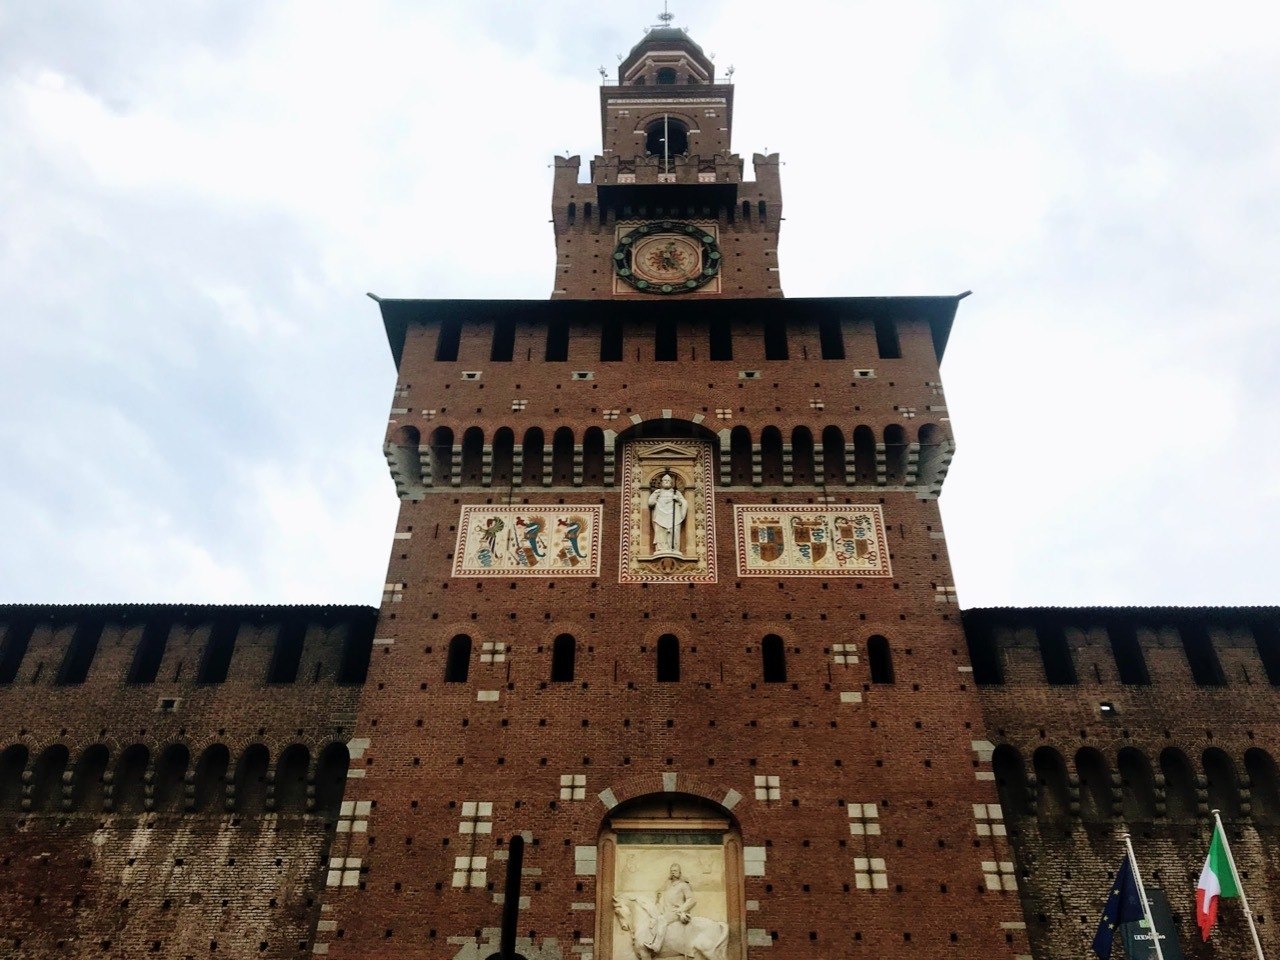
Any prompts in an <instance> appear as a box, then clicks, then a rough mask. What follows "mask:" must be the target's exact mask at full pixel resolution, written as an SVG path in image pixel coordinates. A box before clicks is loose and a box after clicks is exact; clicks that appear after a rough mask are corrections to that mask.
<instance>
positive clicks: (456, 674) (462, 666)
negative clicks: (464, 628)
mask: <svg viewBox="0 0 1280 960" xmlns="http://www.w3.org/2000/svg"><path fill="white" fill-rule="evenodd" d="M470 672H471V638H470V637H469V636H467V635H466V634H465V633H460V634H458V635H457V636H456V637H454V638H453V639H452V640H450V641H449V654H448V657H447V658H446V659H445V662H444V682H445V683H466V682H467V675H468V674H469V673H470Z"/></svg>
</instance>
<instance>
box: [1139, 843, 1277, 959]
mask: <svg viewBox="0 0 1280 960" xmlns="http://www.w3.org/2000/svg"><path fill="white" fill-rule="evenodd" d="M1122 836H1123V839H1124V849H1125V851H1126V852H1127V854H1128V857H1129V869H1130V870H1132V871H1133V880H1134V883H1136V884H1137V885H1138V897H1139V898H1140V899H1141V900H1142V913H1143V915H1144V916H1145V917H1146V918H1147V929H1148V930H1150V931H1151V942H1152V944H1154V945H1155V948H1156V960H1164V951H1163V950H1162V949H1160V931H1159V930H1157V929H1156V921H1155V918H1154V917H1152V916H1151V904H1150V903H1148V902H1147V888H1146V887H1144V886H1143V885H1142V872H1141V871H1140V870H1138V858H1137V857H1135V856H1134V855H1133V841H1131V840H1130V839H1129V835H1128V834H1127V833H1126V834H1123V835H1122ZM1259 957H1261V954H1259Z"/></svg>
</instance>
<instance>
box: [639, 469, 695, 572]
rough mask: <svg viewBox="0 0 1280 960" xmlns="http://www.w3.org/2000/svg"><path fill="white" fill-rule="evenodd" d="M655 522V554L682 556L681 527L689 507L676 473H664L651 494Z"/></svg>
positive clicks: (650, 506)
mask: <svg viewBox="0 0 1280 960" xmlns="http://www.w3.org/2000/svg"><path fill="white" fill-rule="evenodd" d="M649 509H650V510H651V511H652V522H653V554H654V556H660V555H662V554H672V555H675V556H680V555H681V554H680V528H681V526H682V525H683V524H684V518H685V515H686V514H687V513H688V510H689V507H688V504H687V502H686V501H685V498H684V494H683V493H682V492H681V491H680V489H679V488H678V487H677V486H676V483H675V475H674V474H672V473H671V472H670V471H669V470H668V471H666V472H664V473H663V474H662V479H661V480H660V481H659V485H658V486H657V487H655V488H654V490H653V492H652V493H650V494H649Z"/></svg>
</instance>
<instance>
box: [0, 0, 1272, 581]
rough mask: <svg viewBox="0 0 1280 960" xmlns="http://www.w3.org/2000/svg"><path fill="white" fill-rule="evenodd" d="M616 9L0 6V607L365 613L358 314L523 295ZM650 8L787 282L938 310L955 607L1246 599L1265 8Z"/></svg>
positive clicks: (1259, 444) (635, 9)
mask: <svg viewBox="0 0 1280 960" xmlns="http://www.w3.org/2000/svg"><path fill="white" fill-rule="evenodd" d="M657 8H658V4H657V3H656V2H654V0H643V2H640V3H633V2H631V0H626V2H612V3H600V2H590V0H561V2H542V0H539V2H537V3H515V2H510V3H497V2H484V0H471V2H468V3H465V4H463V3H450V4H444V3H434V2H407V0H406V2H400V3H397V2H390V0H388V2H382V3H360V4H352V3H348V2H341V3H340V2H324V0H296V2H284V0H281V2H253V3H250V2H247V0H246V2H230V0H228V2H214V0H209V2H203V3H199V2H191V3H182V4H175V3H172V2H169V0H132V2H126V0H116V2H113V3H110V4H87V3H78V2H76V3H72V2H57V0H40V2H38V3H36V2H28V0H0V131H2V133H0V450H2V451H3V452H4V453H3V457H2V458H0V463H3V469H2V470H0V601H3V602H16V601H28V602H87V601H149V600H150V601H204V602H355V603H376V602H377V599H378V592H379V587H380V585H381V583H382V581H383V571H384V569H385V562H386V556H387V551H388V544H389V542H390V539H389V538H390V534H391V532H392V529H393V526H394V517H395V509H396V503H397V502H396V499H395V496H394V491H393V488H392V485H391V481H390V479H389V478H388V476H387V472H386V465H385V462H384V461H383V458H382V453H381V439H382V431H383V428H384V425H385V422H386V415H387V409H388V407H389V406H390V397H391V389H392V385H393V382H394V369H393V366H392V363H391V359H390V355H389V352H388V350H387V347H386V343H385V339H384V337H383V334H382V330H381V324H380V321H379V317H378V312H377V309H376V307H375V305H374V304H373V303H372V302H371V301H369V300H367V299H366V298H365V296H364V294H365V291H370V290H371V291H374V292H376V293H378V294H381V295H383V296H408V297H414V296H422V297H479V296H485V297H528V298H534V299H542V298H545V297H547V296H548V295H549V293H550V288H551V278H552V266H553V250H552V237H551V230H550V227H549V225H548V224H547V218H548V205H549V200H550V189H551V186H550V185H551V174H550V171H549V170H548V168H547V167H548V163H549V161H550V158H551V156H552V155H553V154H555V153H557V152H564V151H565V150H568V151H570V152H573V153H581V154H583V155H584V156H589V155H591V154H593V153H595V152H596V151H598V149H599V135H600V131H599V125H598V112H597V100H596V93H595V88H596V85H597V84H598V82H599V77H598V74H597V73H596V68H597V66H599V65H602V64H603V65H605V66H606V67H610V68H612V67H614V66H616V62H617V60H616V56H617V54H619V53H623V52H625V51H626V50H628V49H629V48H630V47H631V46H632V45H633V44H634V43H635V42H636V41H637V40H638V39H639V38H640V36H641V33H642V30H643V28H644V27H645V25H646V24H649V23H652V22H653V15H654V14H655V13H656V12H657ZM673 9H674V11H675V12H676V14H677V16H678V19H677V23H678V24H679V25H683V26H686V27H687V28H688V29H689V30H690V33H691V34H692V35H693V36H694V38H695V39H696V40H698V41H699V42H701V43H702V44H703V46H704V48H705V49H707V50H708V51H709V52H714V53H715V54H716V59H717V62H718V64H719V65H720V67H721V69H724V68H726V67H728V66H729V65H733V66H735V67H736V68H737V72H736V75H735V81H736V83H737V94H736V96H737V99H736V107H737V115H736V124H735V131H734V133H735V140H736V143H735V148H736V149H737V151H738V152H740V153H742V154H744V155H746V156H748V157H749V156H750V155H751V154H752V153H753V152H756V151H762V150H764V149H765V148H768V150H770V151H780V152H781V154H782V157H783V159H784V161H785V162H786V164H787V165H786V167H785V168H784V170H783V177H784V179H783V188H784V194H785V198H786V204H787V210H786V216H787V223H786V228H785V230H784V231H783V234H782V241H781V249H780V260H781V266H782V277H783V283H784V287H785V290H786V292H787V293H788V294H789V295H791V296H849V295H851V296H862V295H882V294H951V293H957V292H960V291H962V290H968V289H972V290H973V291H974V296H973V297H971V298H969V299H968V300H966V301H964V303H963V304H962V307H961V310H960V314H959V317H958V320H957V324H956V328H955V331H954V333H953V336H952V340H951V345H950V347H949V352H948V355H947V359H946V362H945V364H944V367H943V373H944V376H945V380H946V384H947V393H948V401H949V404H950V410H951V414H952V416H953V418H954V423H955V431H956V435H957V439H958V443H959V453H958V455H957V457H956V460H955V463H954V465H953V467H952V471H951V475H950V478H949V480H948V482H947V487H946V490H945V492H944V495H943V500H942V504H943V513H944V517H945V520H946V523H947V530H948V535H949V542H950V547H951V552H952V557H953V559H954V562H955V567H956V583H957V585H958V587H959V590H960V598H961V602H962V604H963V605H965V606H989V605H1005V604H1011V605H1032V604H1156V603H1187V604H1254V603H1259V604H1262V603H1277V602H1280V584H1277V578H1276V577H1275V576H1274V574H1273V556H1274V555H1275V552H1276V548H1277V543H1280V427H1278V426H1277V415H1278V414H1280V377H1277V376H1276V374H1275V372H1274V371H1275V370H1276V369H1277V368H1278V367H1280V333H1278V332H1277V319H1278V318H1277V303H1280V268H1278V267H1277V265H1278V264H1280V239H1278V237H1280V234H1278V229H1280V119H1278V118H1280V114H1277V104H1278V103H1280V15H1278V14H1277V13H1276V12H1275V6H1274V4H1267V3H1263V2H1261V0H1258V2H1255V3H1235V2H1230V0H1227V2H1219V3H1217V4H1215V5H1214V7H1213V11H1212V15H1211V16H1210V14H1209V11H1208V8H1206V7H1205V6H1204V4H1202V3H1199V4H1190V3H1185V4H1184V3H1177V2H1174V3H1170V2H1163V3H1126V2H1124V0H1111V2H1105V3H1103V2H1081V0H1071V2H1042V3H1035V4H1027V3H1024V2H1017V3H1014V2H1000V0H980V2H979V0H973V2H967V0H938V2H924V0H922V2H912V3H894V4H887V3H873V2H851V0H840V2H819V0H796V2H793V3H789V4H777V3H768V4H766V3H756V2H744V0H735V2H732V3H730V2H723V3H713V2H704V0H698V2H679V3H678V4H677V5H676V6H675V7H674V8H673ZM499 243H501V245H502V248H503V249H506V250H510V249H516V250H519V251H520V255H519V256H503V257H501V258H500V259H495V258H494V257H493V256H492V253H493V251H494V250H495V249H497V248H498V247H497V245H498V244H499Z"/></svg>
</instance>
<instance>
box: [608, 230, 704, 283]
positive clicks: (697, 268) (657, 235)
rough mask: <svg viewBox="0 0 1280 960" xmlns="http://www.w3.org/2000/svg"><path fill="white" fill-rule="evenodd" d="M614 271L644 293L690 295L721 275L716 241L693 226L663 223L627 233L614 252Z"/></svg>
mask: <svg viewBox="0 0 1280 960" xmlns="http://www.w3.org/2000/svg"><path fill="white" fill-rule="evenodd" d="M613 264H614V271H615V272H616V273H617V275H618V278H619V279H621V280H622V281H623V282H624V283H627V284H628V285H630V286H632V287H634V288H635V289H636V290H640V291H642V292H644V293H658V294H673V293H689V292H690V291H692V290H697V289H698V288H699V287H701V286H703V285H704V284H707V283H709V282H710V281H711V280H714V279H715V277H716V276H717V275H718V274H719V272H720V247H719V245H718V244H717V243H716V238H715V237H714V236H712V235H711V234H710V233H709V232H707V231H706V230H705V229H704V228H702V227H699V226H697V225H695V224H692V223H681V222H678V221H675V220H661V221H655V222H652V223H643V224H641V225H640V226H638V227H636V228H634V229H632V230H630V231H628V232H627V233H625V234H623V235H622V236H621V237H620V238H619V240H618V246H617V248H616V249H615V250H614V252H613Z"/></svg>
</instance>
